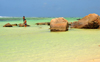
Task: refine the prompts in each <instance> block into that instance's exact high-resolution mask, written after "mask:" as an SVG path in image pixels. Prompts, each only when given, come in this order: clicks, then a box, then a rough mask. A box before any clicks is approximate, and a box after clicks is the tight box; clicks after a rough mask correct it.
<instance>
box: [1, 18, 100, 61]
mask: <svg viewBox="0 0 100 62" xmlns="http://www.w3.org/2000/svg"><path fill="white" fill-rule="evenodd" d="M51 19H53V18H32V17H26V20H27V23H28V24H29V25H30V27H3V25H4V24H6V23H11V24H15V23H17V24H19V23H23V20H22V18H20V17H19V18H0V62H87V61H88V60H95V59H100V37H99V36H100V29H72V28H69V31H66V32H50V30H49V28H50V26H47V25H38V26H37V25H36V24H35V23H37V22H50V21H51ZM65 19H67V20H68V22H73V21H77V20H76V19H79V17H77V18H75V17H73V18H71V17H68V18H65Z"/></svg>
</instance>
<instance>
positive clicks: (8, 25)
mask: <svg viewBox="0 0 100 62" xmlns="http://www.w3.org/2000/svg"><path fill="white" fill-rule="evenodd" d="M3 27H12V25H11V24H10V23H7V24H5V25H4V26H3Z"/></svg>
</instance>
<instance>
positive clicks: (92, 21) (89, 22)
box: [71, 14, 100, 29]
mask: <svg viewBox="0 0 100 62" xmlns="http://www.w3.org/2000/svg"><path fill="white" fill-rule="evenodd" d="M99 25H100V20H99V15H97V14H89V15H87V16H85V17H83V18H82V19H80V20H79V21H75V22H73V23H72V24H71V28H86V29H97V28H99Z"/></svg>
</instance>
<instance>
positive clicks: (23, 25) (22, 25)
mask: <svg viewBox="0 0 100 62" xmlns="http://www.w3.org/2000/svg"><path fill="white" fill-rule="evenodd" d="M18 26H19V27H25V24H22V23H20V24H18ZM27 27H30V25H27Z"/></svg>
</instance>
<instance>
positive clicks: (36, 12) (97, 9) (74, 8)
mask: <svg viewBox="0 0 100 62" xmlns="http://www.w3.org/2000/svg"><path fill="white" fill-rule="evenodd" d="M90 13H96V14H98V15H100V0H0V16H10V17H12V16H13V17H22V16H26V17H84V16H86V15H88V14H90Z"/></svg>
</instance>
